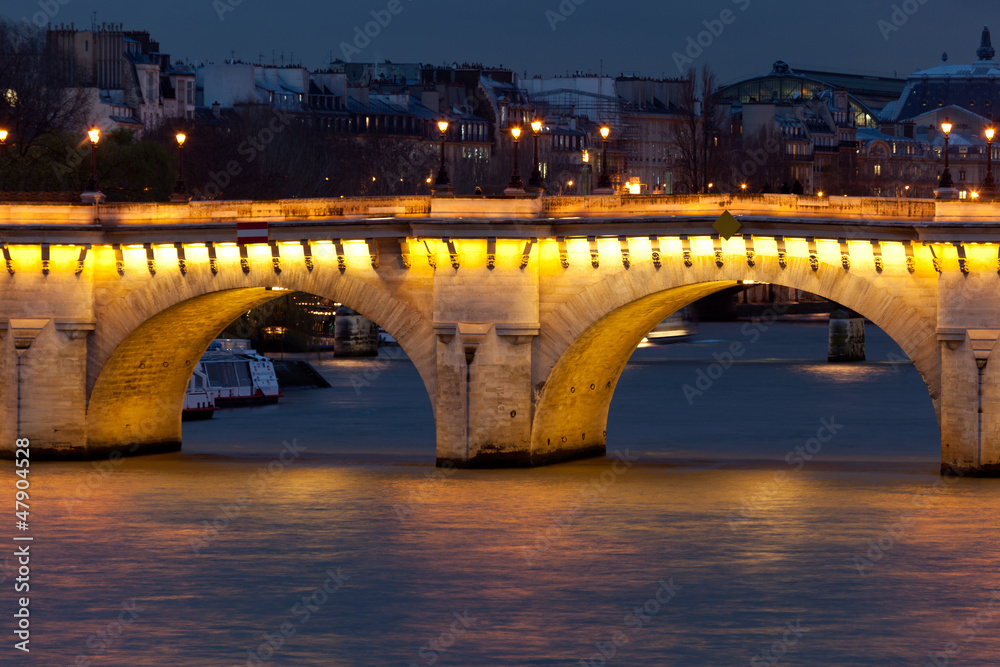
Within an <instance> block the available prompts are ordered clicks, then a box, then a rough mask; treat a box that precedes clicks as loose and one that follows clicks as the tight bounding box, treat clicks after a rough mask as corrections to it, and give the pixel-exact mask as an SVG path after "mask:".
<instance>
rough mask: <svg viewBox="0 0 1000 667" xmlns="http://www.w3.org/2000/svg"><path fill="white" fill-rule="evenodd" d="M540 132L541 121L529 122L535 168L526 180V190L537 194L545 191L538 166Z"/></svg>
mask: <svg viewBox="0 0 1000 667" xmlns="http://www.w3.org/2000/svg"><path fill="white" fill-rule="evenodd" d="M541 131H542V121H540V120H533V121H531V132H532V134H533V135H534V137H535V168H534V169H533V170H532V172H531V178H529V179H528V189H529V190H531V191H532V192H538V193H541V192H542V191H543V190H545V183H543V182H542V171H541V169H539V166H538V133H539V132H541Z"/></svg>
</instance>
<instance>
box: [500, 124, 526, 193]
mask: <svg viewBox="0 0 1000 667" xmlns="http://www.w3.org/2000/svg"><path fill="white" fill-rule="evenodd" d="M510 134H511V136H512V137H514V173H513V174H511V176H510V183H509V184H508V185H507V189H506V190H504V191H503V193H504V194H505V195H523V194H525V192H524V183H522V182H521V175H520V174H519V173H518V172H517V140H518V139H520V138H521V128H519V127H516V126H515V127H512V128H510Z"/></svg>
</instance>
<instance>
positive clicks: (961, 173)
mask: <svg viewBox="0 0 1000 667" xmlns="http://www.w3.org/2000/svg"><path fill="white" fill-rule="evenodd" d="M958 180H960V181H964V180H965V170H964V169H960V170H959V171H958Z"/></svg>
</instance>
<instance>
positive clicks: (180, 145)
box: [170, 132, 191, 202]
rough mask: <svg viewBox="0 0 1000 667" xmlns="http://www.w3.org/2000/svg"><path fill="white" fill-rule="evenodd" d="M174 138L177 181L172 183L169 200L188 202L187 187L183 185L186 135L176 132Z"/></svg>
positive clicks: (189, 199)
mask: <svg viewBox="0 0 1000 667" xmlns="http://www.w3.org/2000/svg"><path fill="white" fill-rule="evenodd" d="M174 138H175V139H177V182H176V183H174V192H173V194H171V195H170V201H172V202H189V201H191V198H190V197H188V196H187V189H186V188H185V187H184V142H185V141H187V135H186V134H184V133H183V132H178V133H177V135H176V136H175V137H174Z"/></svg>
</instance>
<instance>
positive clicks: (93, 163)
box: [80, 127, 104, 204]
mask: <svg viewBox="0 0 1000 667" xmlns="http://www.w3.org/2000/svg"><path fill="white" fill-rule="evenodd" d="M87 137H88V138H89V139H90V180H89V181H88V182H87V189H86V190H85V191H84V192H83V194H82V195H80V199H82V200H83V201H85V202H88V203H91V204H100V203H101V202H103V201H104V193H103V192H101V186H100V184H99V183H98V182H97V142H98V141H100V140H101V131H100V130H99V129H97V128H96V127H95V128H91V129H90V130H88V131H87Z"/></svg>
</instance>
